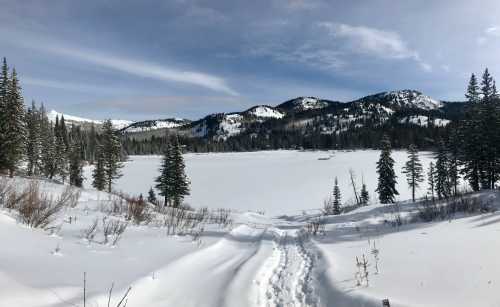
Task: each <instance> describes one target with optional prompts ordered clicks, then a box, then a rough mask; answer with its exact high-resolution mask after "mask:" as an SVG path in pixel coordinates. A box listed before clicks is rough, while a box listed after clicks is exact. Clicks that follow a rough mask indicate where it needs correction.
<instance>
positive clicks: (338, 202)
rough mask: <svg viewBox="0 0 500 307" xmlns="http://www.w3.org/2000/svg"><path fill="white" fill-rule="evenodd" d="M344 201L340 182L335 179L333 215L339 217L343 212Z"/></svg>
mask: <svg viewBox="0 0 500 307" xmlns="http://www.w3.org/2000/svg"><path fill="white" fill-rule="evenodd" d="M341 206H342V200H341V195H340V188H339V182H338V180H337V177H335V185H334V186H333V214H335V215H339V214H340V212H341V210H340V209H341Z"/></svg>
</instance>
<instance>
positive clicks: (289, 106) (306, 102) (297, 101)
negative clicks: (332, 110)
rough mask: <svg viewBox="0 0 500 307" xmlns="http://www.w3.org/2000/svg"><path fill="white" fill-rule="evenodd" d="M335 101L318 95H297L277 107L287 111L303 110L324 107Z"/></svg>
mask: <svg viewBox="0 0 500 307" xmlns="http://www.w3.org/2000/svg"><path fill="white" fill-rule="evenodd" d="M334 103H335V102H333V101H330V100H324V99H319V98H316V97H297V98H294V99H291V100H288V101H285V102H283V103H282V104H280V105H278V106H277V107H276V108H278V109H281V110H284V111H285V112H302V111H307V110H316V109H323V108H326V107H328V106H330V105H331V104H334Z"/></svg>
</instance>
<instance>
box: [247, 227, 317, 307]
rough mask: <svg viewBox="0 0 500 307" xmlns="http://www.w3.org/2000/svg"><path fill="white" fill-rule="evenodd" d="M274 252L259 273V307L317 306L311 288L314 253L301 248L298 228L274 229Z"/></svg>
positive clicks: (312, 288)
mask: <svg viewBox="0 0 500 307" xmlns="http://www.w3.org/2000/svg"><path fill="white" fill-rule="evenodd" d="M273 231H274V233H275V247H274V251H273V254H272V255H271V257H270V258H269V259H268V260H267V261H266V263H265V264H264V265H263V266H262V268H261V270H260V271H259V273H258V276H257V278H258V285H259V287H260V291H258V293H259V298H258V301H257V302H258V306H266V307H271V306H276V307H278V306H279V307H281V306H283V307H284V306H290V307H292V306H293V307H302V306H304V307H305V306H317V305H318V298H317V297H316V296H315V293H314V287H313V278H312V272H313V265H314V258H313V256H312V255H311V254H310V253H309V252H308V251H306V249H305V248H304V241H305V240H306V238H307V236H306V235H305V234H304V233H303V232H302V231H300V230H296V229H293V230H280V229H273Z"/></svg>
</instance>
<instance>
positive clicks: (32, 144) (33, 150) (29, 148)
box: [26, 101, 42, 176]
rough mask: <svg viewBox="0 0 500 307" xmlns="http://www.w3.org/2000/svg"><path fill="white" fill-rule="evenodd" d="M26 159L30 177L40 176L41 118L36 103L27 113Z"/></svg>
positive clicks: (33, 103) (32, 104)
mask: <svg viewBox="0 0 500 307" xmlns="http://www.w3.org/2000/svg"><path fill="white" fill-rule="evenodd" d="M26 132H27V136H26V157H27V160H28V161H27V162H28V164H27V174H28V176H33V175H38V174H39V173H40V169H41V159H42V158H41V117H40V113H39V111H38V109H37V108H36V105H35V102H34V101H33V102H32V103H31V107H30V108H28V111H27V113H26Z"/></svg>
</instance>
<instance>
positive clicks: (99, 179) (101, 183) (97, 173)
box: [92, 146, 106, 191]
mask: <svg viewBox="0 0 500 307" xmlns="http://www.w3.org/2000/svg"><path fill="white" fill-rule="evenodd" d="M105 164H106V157H105V153H104V148H103V147H102V146H97V148H96V163H95V167H94V170H93V172H92V179H93V181H92V186H93V187H94V188H96V189H98V190H99V191H103V190H104V189H105V188H106V171H105Z"/></svg>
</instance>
